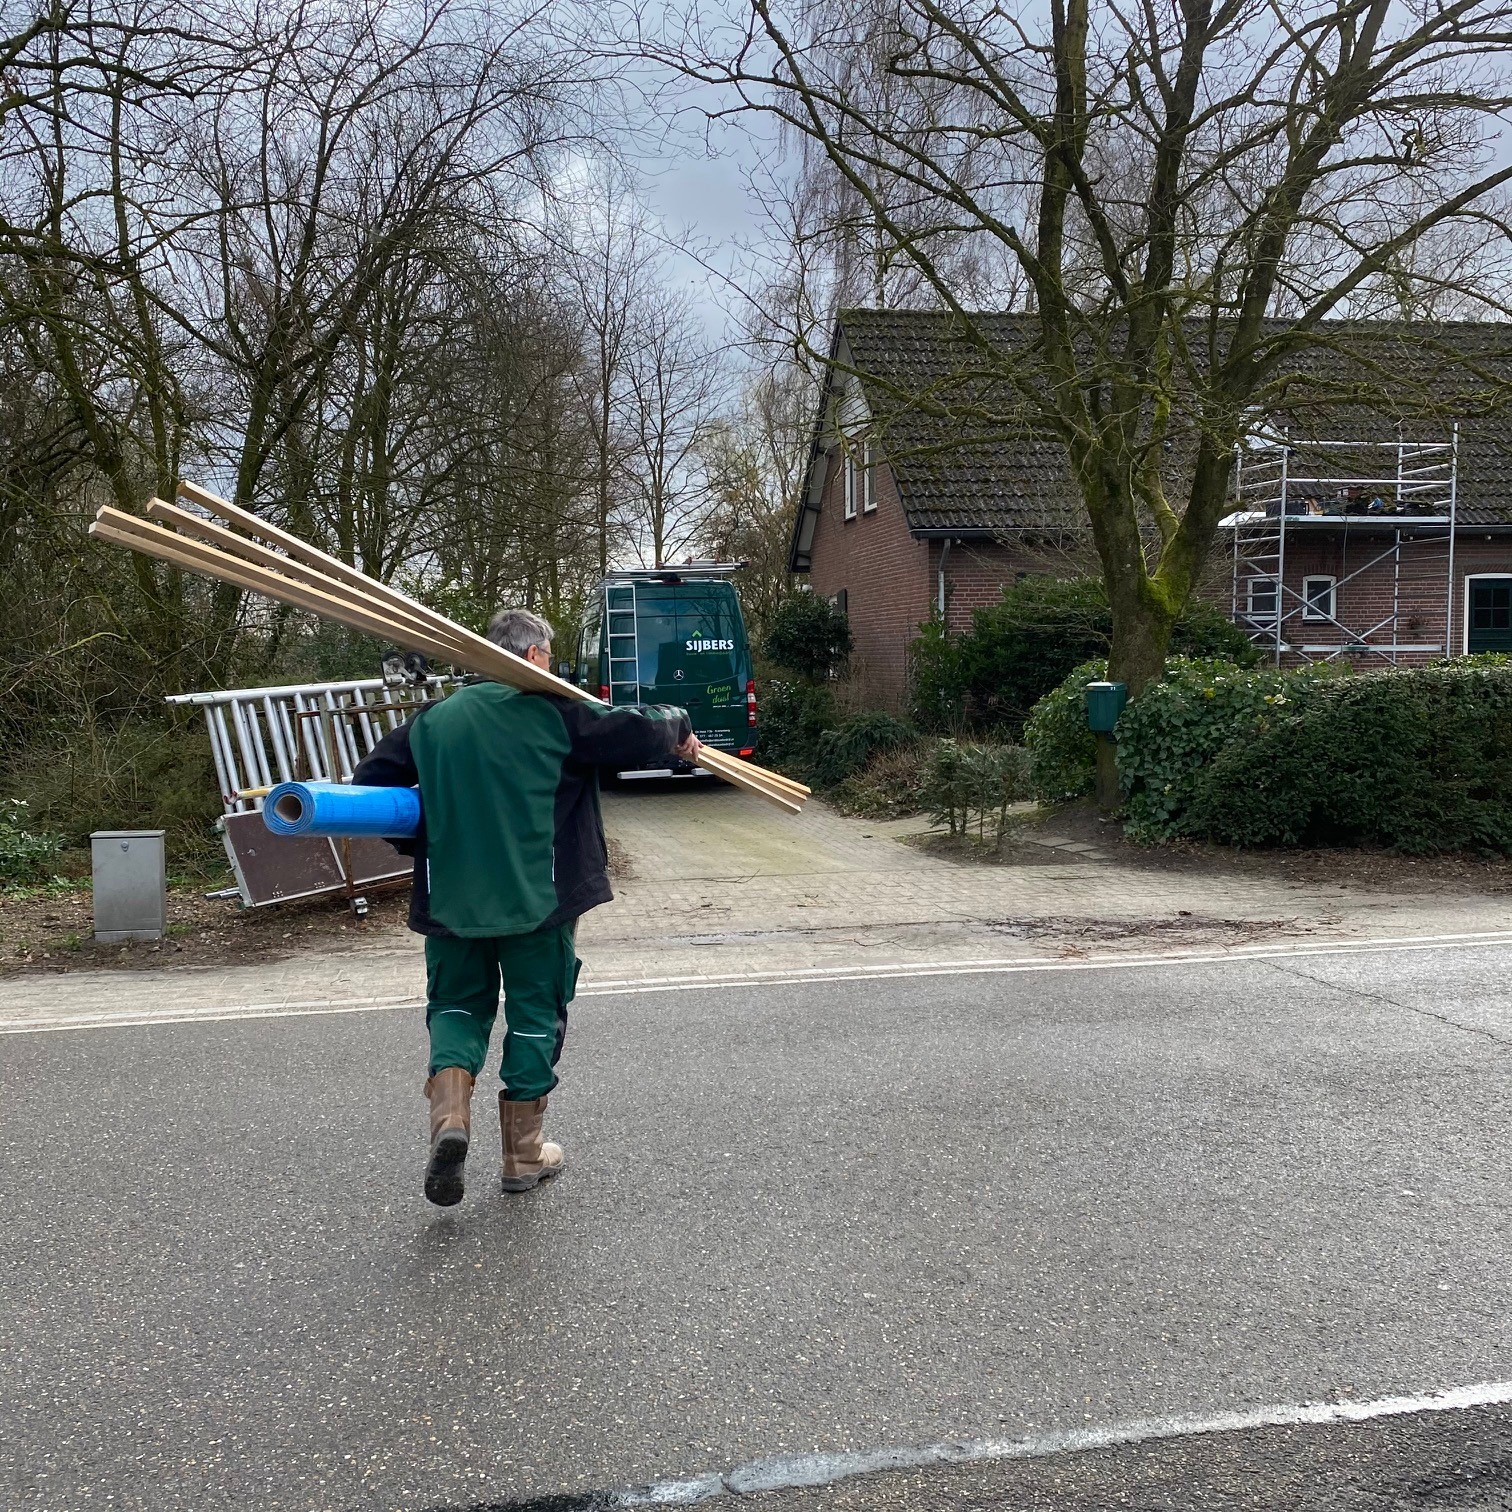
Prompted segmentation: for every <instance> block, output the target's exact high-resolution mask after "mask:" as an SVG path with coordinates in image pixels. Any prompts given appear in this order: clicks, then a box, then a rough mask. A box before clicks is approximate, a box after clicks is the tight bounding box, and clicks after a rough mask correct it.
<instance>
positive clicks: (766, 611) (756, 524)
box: [700, 364, 815, 640]
mask: <svg viewBox="0 0 1512 1512" xmlns="http://www.w3.org/2000/svg"><path fill="white" fill-rule="evenodd" d="M814 394H815V385H814V384H813V383H812V382H811V381H809V379H808V378H807V377H806V376H805V375H804V373H803V372H802V370H801V369H799V368H798V367H797V366H796V365H792V364H789V365H785V366H781V367H774V368H772V369H771V370H769V371H767V372H764V373H761V374H759V375H758V376H757V377H756V379H755V380H754V381H753V382H752V383H751V384H750V385H749V387H748V388H747V390H746V392H745V394H744V395H743V398H742V402H741V404H740V406H739V408H738V409H737V410H736V411H735V412H734V413H733V414H732V415H729V416H726V417H724V418H723V419H722V420H721V421H720V422H719V423H718V424H716V425H713V426H711V427H710V428H709V430H708V432H707V434H706V435H705V437H704V440H703V442H702V445H701V447H700V458H701V461H702V464H703V468H704V473H705V479H706V487H707V489H708V491H709V494H710V497H711V508H710V511H709V514H708V516H707V518H706V519H705V521H704V525H703V534H702V544H703V545H704V546H705V548H706V549H708V550H709V551H710V552H712V554H713V555H714V556H715V557H717V558H719V559H720V560H723V561H738V562H744V563H745V566H746V570H745V572H744V573H743V574H742V576H741V577H740V579H739V580H738V582H739V588H740V597H741V602H742V604H743V606H744V608H745V613H746V618H747V620H748V622H749V625H750V629H751V632H752V635H753V637H754V638H755V639H758V640H759V639H760V638H761V637H762V636H764V635H765V633H766V628H767V626H768V625H769V624H770V623H771V621H772V616H773V615H774V614H775V612H776V609H777V605H778V604H779V603H780V602H781V601H782V599H783V598H784V597H785V596H786V594H787V593H788V591H789V585H790V582H791V579H790V576H789V573H788V548H789V546H790V544H791V541H792V534H793V520H794V516H795V514H796V511H797V506H798V493H799V490H800V488H801V487H802V483H803V467H804V463H805V462H806V461H807V458H808V438H809V432H810V427H811V425H812V417H813V402H814Z"/></svg>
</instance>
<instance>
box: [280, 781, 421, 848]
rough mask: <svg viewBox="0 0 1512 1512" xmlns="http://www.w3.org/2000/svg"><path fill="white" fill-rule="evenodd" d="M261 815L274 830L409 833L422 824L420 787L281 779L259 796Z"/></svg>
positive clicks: (293, 832)
mask: <svg viewBox="0 0 1512 1512" xmlns="http://www.w3.org/2000/svg"><path fill="white" fill-rule="evenodd" d="M262 816H263V823H264V824H266V825H267V826H268V828H269V829H270V830H272V832H273V833H274V834H275V835H332V836H340V835H388V836H391V837H393V838H395V839H401V838H408V837H409V836H411V835H413V834H414V833H415V831H416V830H417V829H419V828H420V789H419V788H402V787H353V786H352V785H351V784H350V783H345V782H280V783H279V784H278V786H277V787H276V788H273V789H272V790H271V791H270V792H269V793H268V796H267V797H266V798H264V799H263V807H262Z"/></svg>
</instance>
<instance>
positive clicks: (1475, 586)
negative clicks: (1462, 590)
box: [1465, 577, 1512, 654]
mask: <svg viewBox="0 0 1512 1512" xmlns="http://www.w3.org/2000/svg"><path fill="white" fill-rule="evenodd" d="M1465 587H1466V588H1467V590H1468V593H1467V595H1466V596H1467V598H1468V600H1469V603H1468V608H1469V611H1470V613H1469V624H1468V625H1467V627H1466V634H1465V650H1466V651H1469V652H1471V653H1472V654H1473V653H1475V652H1477V651H1512V577H1483V578H1471V579H1470V580H1469V581H1468V582H1467V583H1466V584H1465Z"/></svg>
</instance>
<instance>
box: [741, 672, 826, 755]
mask: <svg viewBox="0 0 1512 1512" xmlns="http://www.w3.org/2000/svg"><path fill="white" fill-rule="evenodd" d="M759 707H760V711H761V712H760V724H759V726H758V737H759V740H760V749H759V751H758V753H757V754H758V756H759V757H760V759H761V762H762V764H763V765H764V766H770V767H776V768H778V769H779V770H781V771H785V772H790V773H792V774H794V775H798V776H806V775H807V773H808V770H809V767H810V765H811V764H812V762H813V759H814V753H815V751H816V750H817V748H818V745H819V737H820V736H821V735H823V734H824V732H825V731H826V730H830V729H833V728H834V726H835V725H836V724H837V723H838V722H839V715H838V714H837V713H836V710H835V695H834V694H833V693H832V692H831V691H830V689H829V688H828V687H826V686H825V685H824V684H822V683H820V684H818V685H814V684H811V683H803V682H793V681H789V680H785V679H781V678H776V679H773V680H772V681H771V682H768V683H767V684H765V686H764V687H763V688H762V690H761V702H760V705H759Z"/></svg>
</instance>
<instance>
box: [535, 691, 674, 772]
mask: <svg viewBox="0 0 1512 1512" xmlns="http://www.w3.org/2000/svg"><path fill="white" fill-rule="evenodd" d="M557 707H558V710H559V712H560V713H561V716H562V723H563V724H565V725H566V726H567V734H568V736H569V737H570V738H571V740H572V760H574V761H576V762H579V763H581V764H582V765H583V766H595V767H627V766H637V765H639V764H641V763H643V762H647V761H661V760H670V759H671V756H672V752H673V751H674V750H675V749H676V748H677V747H678V746H680V745H681V744H682V743H683V741H685V740H686V739H687V738H688V736H689V735H691V734H692V733H693V726H692V724H691V722H690V721H689V719H688V715H687V711H686V710H685V709H679V708H675V707H674V706H673V705H671V704H640V705H638V706H637V707H634V708H622V709H611V708H610V707H609V706H608V705H607V704H601V703H588V702H586V701H578V700H574V699H565V698H564V699H562V700H561V702H560V703H559V704H558V705H557Z"/></svg>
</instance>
